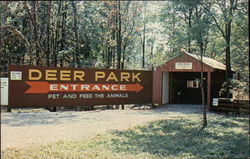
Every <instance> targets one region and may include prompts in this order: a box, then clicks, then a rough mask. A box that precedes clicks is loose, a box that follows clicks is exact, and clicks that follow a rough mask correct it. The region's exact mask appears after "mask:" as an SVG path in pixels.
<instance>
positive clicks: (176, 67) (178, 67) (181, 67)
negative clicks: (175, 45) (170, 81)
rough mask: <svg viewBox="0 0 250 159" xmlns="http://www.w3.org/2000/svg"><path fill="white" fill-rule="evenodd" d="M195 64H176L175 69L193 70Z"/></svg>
mask: <svg viewBox="0 0 250 159" xmlns="http://www.w3.org/2000/svg"><path fill="white" fill-rule="evenodd" d="M192 68H193V64H192V62H176V63H175V69H188V70H189V69H192Z"/></svg>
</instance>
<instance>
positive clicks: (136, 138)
mask: <svg viewBox="0 0 250 159" xmlns="http://www.w3.org/2000/svg"><path fill="white" fill-rule="evenodd" d="M201 121H202V120H201V115H198V114H189V115H186V116H182V117H176V118H173V119H169V120H159V121H156V122H151V123H149V124H147V125H146V126H140V127H136V128H133V129H129V130H126V131H113V132H110V133H107V134H104V135H97V136H96V137H94V138H91V139H87V140H80V141H78V142H68V141H67V142H66V141H60V142H57V143H54V144H49V145H44V146H37V147H30V148H26V149H15V148H11V149H7V150H5V151H4V152H2V153H1V157H2V158H3V159H10V158H12V159H28V158H32V159H57V158H58V159H90V158H95V159H115V158H118V159H135V158H136V159H137V158H141V159H146V158H148V159H162V158H171V159H172V158H173V159H177V158H180V159H181V158H199V159H200V158H206V159H207V158H211V159H212V158H214V159H217V158H247V157H248V156H249V142H248V141H249V136H248V130H249V127H248V118H244V117H226V116H219V115H209V118H208V122H209V125H208V127H207V128H205V129H204V130H203V131H202V132H200V133H199V132H198V131H199V129H200V127H201Z"/></svg>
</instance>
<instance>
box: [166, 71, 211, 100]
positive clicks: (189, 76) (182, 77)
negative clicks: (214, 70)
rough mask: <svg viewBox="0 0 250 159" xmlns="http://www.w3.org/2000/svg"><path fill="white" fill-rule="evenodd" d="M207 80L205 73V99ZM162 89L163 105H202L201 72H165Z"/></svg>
mask: <svg viewBox="0 0 250 159" xmlns="http://www.w3.org/2000/svg"><path fill="white" fill-rule="evenodd" d="M206 79H207V73H204V79H203V81H204V85H205V87H204V88H205V97H206V96H207V82H206V81H207V80H206ZM162 89H163V90H162V104H166V103H170V104H201V101H202V99H201V89H200V72H164V73H163V83H162ZM205 99H206V98H205Z"/></svg>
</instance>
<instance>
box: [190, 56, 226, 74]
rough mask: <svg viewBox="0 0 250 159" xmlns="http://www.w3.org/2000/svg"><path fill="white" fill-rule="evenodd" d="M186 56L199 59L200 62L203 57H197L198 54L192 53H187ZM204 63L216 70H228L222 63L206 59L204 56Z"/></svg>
mask: <svg viewBox="0 0 250 159" xmlns="http://www.w3.org/2000/svg"><path fill="white" fill-rule="evenodd" d="M185 54H187V55H189V56H191V57H193V58H195V59H197V60H200V59H201V56H199V55H196V54H191V53H187V52H185ZM202 62H203V63H204V64H206V65H208V66H210V67H212V68H214V69H219V70H226V65H224V64H223V63H220V62H218V61H216V60H214V59H212V58H209V57H205V56H203V57H202Z"/></svg>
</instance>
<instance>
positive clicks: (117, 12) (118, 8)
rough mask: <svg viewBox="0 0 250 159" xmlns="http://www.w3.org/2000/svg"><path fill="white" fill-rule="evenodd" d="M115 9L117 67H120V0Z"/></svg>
mask: <svg viewBox="0 0 250 159" xmlns="http://www.w3.org/2000/svg"><path fill="white" fill-rule="evenodd" d="M117 5H118V6H117V9H116V26H117V27H116V28H117V32H116V42H117V45H116V46H117V69H121V52H122V38H121V26H122V22H121V1H120V0H118V4H117Z"/></svg>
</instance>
